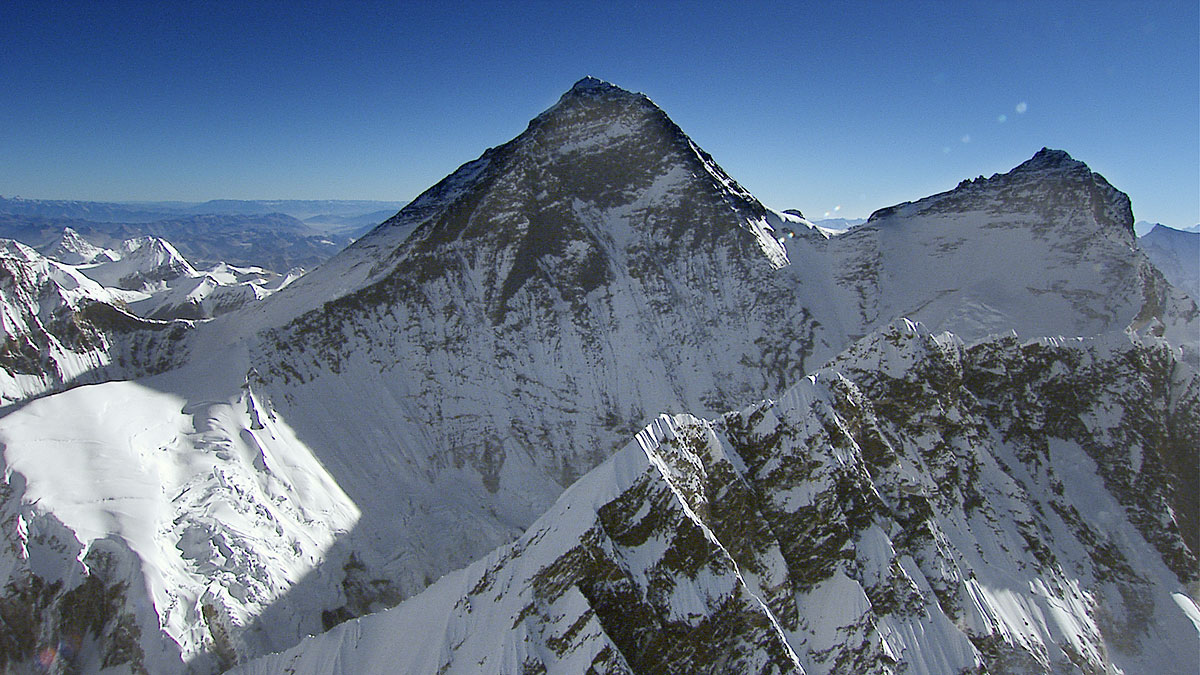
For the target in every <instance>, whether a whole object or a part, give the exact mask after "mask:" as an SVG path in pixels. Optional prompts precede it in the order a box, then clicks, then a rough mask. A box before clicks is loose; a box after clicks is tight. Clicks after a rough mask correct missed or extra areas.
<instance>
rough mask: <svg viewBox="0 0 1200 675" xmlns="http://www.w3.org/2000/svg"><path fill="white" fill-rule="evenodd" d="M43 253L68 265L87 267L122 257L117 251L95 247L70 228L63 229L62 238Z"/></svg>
mask: <svg viewBox="0 0 1200 675" xmlns="http://www.w3.org/2000/svg"><path fill="white" fill-rule="evenodd" d="M43 252H44V253H45V255H46V256H47V257H49V258H53V259H54V260H57V261H59V262H64V263H67V264H68V265H86V264H88V263H94V262H105V261H112V260H116V259H117V258H119V257H120V255H119V254H118V253H116V252H115V251H110V250H108V249H106V248H100V247H99V246H95V245H93V244H92V243H91V242H89V241H88V240H86V239H84V238H83V237H82V236H80V235H79V233H78V232H76V231H75V230H73V229H71V228H69V227H66V228H63V233H62V237H61V238H60V239H59V240H58V241H57V242H55V243H54V245H53V246H51V247H49V248H46V249H43Z"/></svg>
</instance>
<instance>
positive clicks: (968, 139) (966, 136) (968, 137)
mask: <svg viewBox="0 0 1200 675" xmlns="http://www.w3.org/2000/svg"><path fill="white" fill-rule="evenodd" d="M962 142H963V143H970V142H971V134H963V137H962Z"/></svg>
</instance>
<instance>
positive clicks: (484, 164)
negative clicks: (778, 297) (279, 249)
mask: <svg viewBox="0 0 1200 675" xmlns="http://www.w3.org/2000/svg"><path fill="white" fill-rule="evenodd" d="M769 220H770V218H769V215H768V211H767V209H766V208H765V207H763V205H762V204H761V203H759V202H758V200H756V199H755V198H754V197H753V196H752V195H750V194H749V192H747V191H746V190H745V189H743V188H742V187H741V186H740V185H738V184H737V182H736V181H734V180H733V179H732V178H730V177H729V175H728V174H726V173H725V172H724V171H723V170H722V169H721V168H720V167H719V166H718V165H717V164H716V162H715V161H713V159H712V157H711V156H709V155H708V154H707V153H706V152H704V151H703V150H701V149H700V148H699V147H698V146H697V145H696V144H695V143H693V142H692V141H691V139H689V138H688V137H687V135H686V134H685V133H684V132H683V131H682V130H681V129H680V128H679V127H678V126H677V125H676V124H675V123H674V122H672V121H671V119H670V118H669V117H668V116H667V114H666V113H664V112H663V111H662V110H661V109H660V108H658V106H656V105H655V104H654V103H653V102H651V101H650V99H648V98H647V97H646V96H644V95H642V94H634V93H631V92H628V91H626V90H624V89H621V88H619V87H616V86H614V85H611V84H608V83H604V82H601V81H599V80H595V79H594V78H593V79H587V78H585V79H584V80H581V81H580V83H578V84H577V85H576V86H575V87H573V88H572V89H571V90H570V91H568V92H567V93H566V94H564V95H563V96H562V98H561V99H560V100H559V101H558V102H557V103H556V104H555V105H554V106H552V107H551V108H549V109H548V110H546V111H545V112H543V113H542V114H540V115H538V116H537V117H535V118H534V119H533V120H532V121H531V122H530V124H529V127H528V128H527V129H526V130H525V131H524V132H523V133H522V134H520V135H519V136H517V137H516V138H514V139H513V140H511V141H509V142H508V143H505V144H503V145H501V146H498V147H495V148H489V149H488V150H487V151H485V152H484V153H483V155H481V156H480V157H479V158H478V159H476V160H475V161H472V162H468V163H466V164H464V165H462V166H461V167H460V168H459V169H458V170H457V171H455V172H454V173H453V174H451V175H450V176H448V177H446V178H445V179H443V180H442V181H441V182H439V183H438V184H437V185H435V186H433V187H432V188H430V189H429V190H427V191H426V192H425V193H423V194H422V195H420V196H419V197H418V198H417V199H415V200H414V201H413V202H412V203H411V204H409V205H408V206H406V207H405V208H404V209H402V210H401V211H400V212H399V213H398V214H396V216H394V217H393V218H391V219H390V220H388V221H387V222H385V223H384V224H383V225H381V226H380V227H378V228H376V229H375V230H374V231H372V232H371V233H369V234H368V235H366V236H364V237H363V238H362V239H360V240H359V241H358V242H356V243H355V244H354V245H352V246H351V247H350V248H348V249H347V250H346V251H345V252H344V253H343V254H342V255H341V256H339V257H338V258H335V259H334V261H332V264H330V265H326V266H325V267H324V268H323V269H318V270H315V271H314V273H312V274H310V275H309V277H308V278H307V279H305V280H303V281H302V282H301V283H300V284H298V285H297V287H296V290H295V291H294V292H293V294H292V295H290V296H288V297H296V294H299V293H301V292H303V293H305V294H309V295H314V294H315V295H319V296H323V297H330V296H333V297H338V296H345V295H347V294H349V293H352V292H353V291H355V290H359V289H365V288H366V287H369V286H371V285H372V284H375V283H379V282H381V281H383V280H385V279H386V278H387V277H388V276H389V275H390V274H392V273H393V272H394V271H396V270H398V267H397V265H398V263H399V262H400V261H401V260H404V261H405V263H406V264H405V265H404V268H403V270H402V272H401V273H402V274H403V275H404V276H405V277H407V278H409V279H411V278H414V277H418V278H434V277H443V276H445V275H456V274H458V273H459V272H458V271H455V267H456V266H457V265H448V262H449V261H450V260H451V259H458V260H460V261H462V260H463V257H464V256H465V257H466V258H467V259H469V261H468V263H467V264H468V266H470V267H474V262H473V261H478V262H480V263H481V267H480V269H479V272H480V274H482V275H484V277H485V278H484V280H483V281H484V283H483V287H482V288H481V289H480V290H482V291H483V292H484V293H486V294H487V295H488V296H489V300H488V304H489V305H490V310H491V312H492V314H493V315H494V316H495V317H497V318H498V317H500V316H501V315H503V314H504V306H505V305H506V304H507V303H508V301H509V300H510V299H511V298H512V297H513V294H514V293H516V292H517V291H519V290H521V289H522V288H523V287H524V286H525V284H526V282H528V281H530V280H531V279H533V278H536V277H539V276H544V275H543V274H542V273H543V272H547V273H549V272H550V271H551V270H553V273H552V274H551V276H560V277H562V276H565V277H568V278H569V279H570V281H569V284H570V285H572V286H574V287H576V288H577V289H578V290H580V291H582V292H583V293H587V292H590V291H592V290H594V289H597V288H599V287H601V286H603V285H604V284H605V283H607V281H610V280H611V279H612V269H613V267H614V266H616V265H624V262H623V261H621V260H620V259H623V258H625V257H626V256H627V255H629V254H630V252H631V251H635V250H643V251H644V252H645V254H646V255H647V256H649V257H652V258H660V257H662V256H687V255H692V253H693V252H694V251H695V250H697V249H723V248H724V249H733V251H734V252H732V253H730V255H731V256H734V257H739V258H744V262H745V264H747V265H760V266H761V265H765V266H768V267H773V268H778V267H781V266H783V265H785V264H787V254H786V251H785V250H784V248H783V247H782V246H781V245H780V244H779V242H778V241H776V238H775V237H774V236H773V235H772V228H771V225H770V223H769ZM649 249H653V253H651V252H650V251H649ZM714 254H715V255H724V254H720V253H716V252H715V250H714ZM485 260H486V264H485V265H484V264H482V263H484V261H485ZM646 262H649V261H648V260H647V261H646ZM317 286H319V287H320V289H319V290H316V288H315V287H317ZM306 289H307V290H306ZM556 292H557V291H556Z"/></svg>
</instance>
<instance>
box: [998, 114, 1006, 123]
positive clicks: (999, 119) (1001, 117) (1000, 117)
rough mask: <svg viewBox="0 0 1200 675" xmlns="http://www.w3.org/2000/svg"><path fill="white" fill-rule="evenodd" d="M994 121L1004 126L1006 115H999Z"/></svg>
mask: <svg viewBox="0 0 1200 675" xmlns="http://www.w3.org/2000/svg"><path fill="white" fill-rule="evenodd" d="M996 121H997V122H999V123H1000V124H1004V123H1005V122H1007V121H1008V115H1001V116H999V117H997V118H996Z"/></svg>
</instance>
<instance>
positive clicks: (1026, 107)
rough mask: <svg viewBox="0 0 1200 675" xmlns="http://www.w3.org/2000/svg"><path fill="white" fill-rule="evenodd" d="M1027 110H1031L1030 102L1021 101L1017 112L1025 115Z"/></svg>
mask: <svg viewBox="0 0 1200 675" xmlns="http://www.w3.org/2000/svg"><path fill="white" fill-rule="evenodd" d="M1026 110H1029V104H1028V103H1026V102H1025V101H1021V102H1020V103H1018V104H1017V114H1018V115H1024V114H1025V111H1026Z"/></svg>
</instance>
